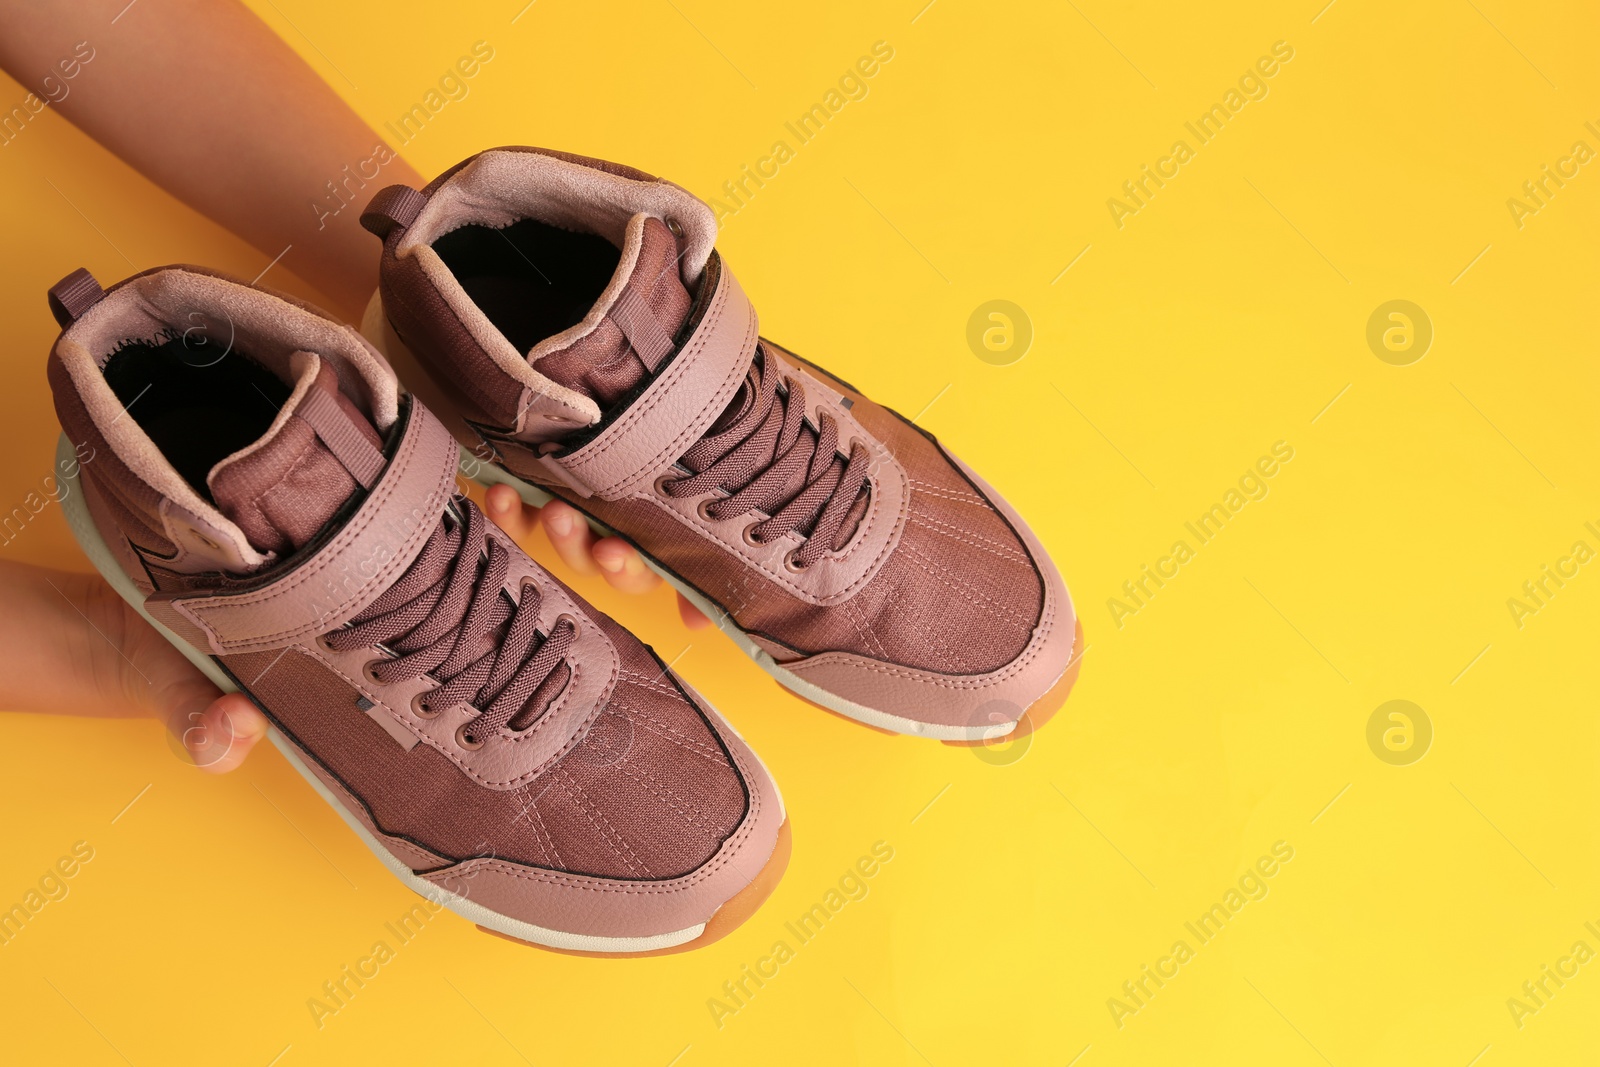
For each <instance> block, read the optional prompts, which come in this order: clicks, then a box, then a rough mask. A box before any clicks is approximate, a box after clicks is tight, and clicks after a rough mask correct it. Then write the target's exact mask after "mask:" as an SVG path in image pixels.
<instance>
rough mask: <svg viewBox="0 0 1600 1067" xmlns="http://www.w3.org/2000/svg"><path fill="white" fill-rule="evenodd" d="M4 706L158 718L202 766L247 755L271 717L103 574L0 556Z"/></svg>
mask: <svg viewBox="0 0 1600 1067" xmlns="http://www.w3.org/2000/svg"><path fill="white" fill-rule="evenodd" d="M0 603H4V604H5V606H6V608H7V610H6V611H5V612H4V613H3V615H0V649H3V650H4V651H3V653H0V655H3V660H0V708H5V709H6V710H9V711H34V712H47V713H65V714H68V715H98V716H108V717H127V716H134V715H153V716H155V717H156V718H158V719H160V720H162V721H163V722H165V723H166V724H167V729H169V730H170V731H171V732H172V735H173V737H174V738H175V739H176V740H177V742H178V746H179V747H180V748H181V749H182V750H183V751H184V752H185V753H187V754H188V756H189V758H190V759H192V760H193V761H194V763H195V766H197V767H199V768H200V769H201V770H203V771H208V772H210V773H212V774H222V773H224V772H227V771H231V770H233V769H234V768H235V767H237V766H239V764H240V763H242V762H244V758H245V756H246V755H248V754H249V752H250V750H251V749H252V748H253V747H254V746H255V744H256V742H257V741H260V740H261V739H262V738H263V737H265V736H266V732H267V720H266V717H265V716H263V715H262V714H261V711H260V710H259V709H258V708H257V707H256V706H255V705H254V704H252V703H251V702H250V701H249V700H248V699H247V698H246V697H244V696H241V695H240V694H238V693H230V694H228V695H226V696H224V695H223V694H222V692H221V691H220V690H218V689H217V687H216V686H215V685H213V684H212V683H211V681H210V680H209V679H207V678H206V676H205V675H203V674H201V673H200V671H199V670H198V669H197V668H196V667H195V666H194V665H193V664H191V663H190V662H189V661H188V660H186V659H184V657H183V654H182V653H180V652H179V651H178V650H177V649H176V648H174V647H173V646H172V645H171V644H170V643H168V641H167V640H166V638H164V637H162V636H161V635H160V634H158V633H156V631H155V629H154V628H153V627H151V626H150V624H149V623H147V622H145V620H144V618H143V617H142V616H140V615H139V613H138V612H136V611H134V610H133V608H132V607H130V606H129V605H128V604H127V603H126V602H125V601H123V599H122V598H121V597H120V596H118V595H117V594H116V593H115V592H114V591H113V590H112V588H111V587H110V586H109V585H107V584H106V583H105V581H104V580H103V579H101V578H100V577H99V576H98V575H88V574H72V573H68V572H66V571H51V570H45V569H44V568H42V567H30V566H27V565H25V564H20V563H11V562H3V561H0Z"/></svg>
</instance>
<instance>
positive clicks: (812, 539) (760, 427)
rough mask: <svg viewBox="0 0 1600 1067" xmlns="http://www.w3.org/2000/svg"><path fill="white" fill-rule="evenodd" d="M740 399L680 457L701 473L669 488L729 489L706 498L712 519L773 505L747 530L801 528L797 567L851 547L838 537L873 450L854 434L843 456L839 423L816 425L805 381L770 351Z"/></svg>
mask: <svg viewBox="0 0 1600 1067" xmlns="http://www.w3.org/2000/svg"><path fill="white" fill-rule="evenodd" d="M780 385H781V386H782V388H781V389H780ZM735 402H736V403H738V404H739V407H738V408H737V409H736V411H735V414H734V416H733V417H732V419H731V420H728V423H727V425H726V426H724V427H723V428H722V429H720V430H718V429H716V428H715V427H713V429H712V432H710V433H708V434H707V435H706V436H704V437H702V438H701V439H700V440H699V441H697V442H695V444H694V445H693V446H692V447H691V448H690V449H689V451H687V452H685V453H684V454H683V458H682V459H680V460H679V463H680V464H682V465H683V466H684V467H686V468H688V469H689V470H690V471H691V472H693V473H691V474H690V475H688V476H686V477H682V478H676V479H674V478H666V479H663V480H662V481H661V483H660V485H661V489H662V491H663V492H665V493H666V494H667V495H668V496H672V497H686V496H698V495H700V494H702V493H708V492H714V491H722V492H726V493H728V494H729V495H728V496H725V497H722V498H720V499H717V500H712V501H709V502H708V503H706V504H704V505H702V506H701V514H702V515H703V516H704V517H706V518H709V519H715V520H719V521H720V520H724V519H730V518H733V517H734V516H735V515H741V514H744V513H746V512H749V511H763V512H766V513H767V515H768V516H769V518H766V519H763V520H761V521H759V522H756V523H753V524H751V525H750V526H749V527H748V528H747V529H746V530H745V538H746V539H747V540H749V541H751V542H752V543H754V544H766V543H768V542H771V541H775V540H777V539H778V538H780V537H783V536H784V535H785V534H788V533H790V532H792V531H795V530H798V531H800V533H801V534H802V536H803V538H804V540H803V541H802V543H801V545H800V547H799V548H797V549H795V550H794V551H793V552H791V553H789V555H788V556H787V557H786V558H785V561H784V562H785V564H786V565H787V566H788V567H789V569H790V570H804V569H805V568H807V567H809V566H811V565H812V564H814V563H816V562H817V560H819V559H821V558H822V557H823V556H825V555H826V554H827V553H828V552H830V551H837V550H838V549H840V548H842V547H843V545H840V544H837V543H836V539H837V538H838V536H839V534H840V532H841V529H842V528H843V526H844V522H845V519H846V517H847V516H848V515H849V514H850V511H851V509H852V507H853V506H854V504H855V501H856V497H857V495H858V494H859V493H860V492H861V487H862V485H863V484H864V483H865V482H866V479H867V466H868V464H869V463H870V460H871V453H870V452H868V450H867V448H866V446H865V445H863V444H862V443H861V442H859V441H854V442H851V445H850V457H849V459H848V460H846V459H842V458H840V456H839V454H838V447H839V427H838V425H837V424H836V423H835V422H834V420H833V419H832V418H831V417H830V416H828V415H827V414H826V413H823V414H822V415H821V417H820V418H819V419H818V422H819V423H820V424H821V425H819V426H818V427H816V428H815V429H813V428H812V427H811V426H810V425H809V424H808V423H807V422H806V421H805V412H806V394H805V386H804V385H803V384H801V382H800V381H799V380H797V379H795V378H792V377H789V376H788V375H785V374H783V373H782V371H781V365H780V364H779V363H778V361H777V360H774V359H770V358H768V357H767V355H766V353H765V351H763V352H761V354H760V355H759V356H758V358H757V359H756V361H755V362H754V363H753V364H752V365H751V367H750V372H749V375H748V376H747V377H746V379H745V384H744V387H743V388H742V389H741V390H740V395H739V397H738V398H737V399H736V401H735Z"/></svg>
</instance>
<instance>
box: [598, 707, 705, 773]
mask: <svg viewBox="0 0 1600 1067" xmlns="http://www.w3.org/2000/svg"><path fill="white" fill-rule="evenodd" d="M612 703H613V704H620V705H621V706H622V707H623V708H624V709H626V710H627V711H628V712H629V719H630V721H636V722H637V725H639V726H642V727H643V728H644V729H646V730H648V731H649V732H650V733H652V734H654V735H655V736H656V737H659V738H661V739H662V740H663V741H668V742H670V743H672V744H674V745H677V746H678V747H679V748H681V749H685V750H686V751H689V752H692V753H694V754H695V755H697V756H699V757H701V758H702V759H705V760H709V761H710V762H712V763H714V764H716V765H717V766H718V767H726V766H728V761H727V760H725V759H723V758H722V756H721V753H720V752H718V751H717V749H715V748H713V747H711V746H710V745H708V744H706V743H705V742H703V741H697V740H695V739H694V738H692V737H690V736H689V735H688V734H685V733H682V732H680V731H678V730H677V729H675V728H674V727H673V726H672V725H671V724H670V723H666V722H662V721H661V720H659V719H655V718H652V717H651V716H650V714H649V713H648V712H646V711H644V710H642V709H640V708H638V707H636V706H635V705H633V704H631V703H629V702H628V701H627V700H626V698H624V699H621V700H620V701H619V700H618V699H617V698H616V697H615V696H613V698H612Z"/></svg>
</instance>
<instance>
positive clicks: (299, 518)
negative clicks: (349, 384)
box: [206, 352, 384, 553]
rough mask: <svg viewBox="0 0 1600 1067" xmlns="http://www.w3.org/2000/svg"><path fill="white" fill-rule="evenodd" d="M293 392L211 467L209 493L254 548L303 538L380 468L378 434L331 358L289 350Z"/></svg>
mask: <svg viewBox="0 0 1600 1067" xmlns="http://www.w3.org/2000/svg"><path fill="white" fill-rule="evenodd" d="M289 365H290V370H291V373H293V375H294V377H295V384H294V391H293V392H292V393H291V394H290V396H289V399H288V400H287V401H285V403H284V405H283V408H282V409H281V410H280V411H279V412H278V417H277V418H275V419H274V420H273V421H272V425H271V426H270V427H269V428H268V429H267V432H266V433H265V434H263V435H262V436H261V438H260V439H259V440H257V441H256V442H255V443H254V444H251V445H248V446H246V447H244V448H242V449H240V450H239V451H237V452H235V453H233V455H231V456H228V457H226V458H224V459H222V460H221V461H219V462H218V463H217V465H216V466H215V467H212V468H211V473H210V474H209V475H207V476H206V485H207V486H208V487H209V488H210V490H211V498H212V499H213V500H214V501H215V502H216V505H217V508H218V510H220V511H221V512H222V513H223V514H224V515H226V516H227V517H228V518H230V519H232V520H233V521H234V522H235V523H237V524H238V526H239V528H240V529H241V530H243V531H244V535H245V537H246V539H248V540H249V542H250V544H251V545H252V546H253V547H254V548H255V549H256V550H257V551H258V552H280V553H282V552H289V551H293V550H294V549H297V548H300V547H301V546H303V545H305V544H306V543H307V542H308V541H310V540H311V539H312V538H314V537H316V535H317V533H318V532H319V531H320V530H321V529H322V528H323V526H325V525H327V523H328V520H329V519H331V518H333V516H334V515H335V514H337V513H338V512H339V510H340V509H341V508H343V507H344V505H345V502H346V501H347V500H349V499H350V497H351V496H352V495H353V494H354V493H355V492H356V491H357V490H358V489H364V488H370V487H371V486H372V484H373V483H374V482H376V481H377V477H378V474H379V473H380V472H381V471H382V470H383V465H384V459H383V451H382V448H383V439H382V438H381V437H380V436H379V434H378V431H377V430H376V429H375V428H374V427H373V425H372V423H371V422H369V421H368V420H367V418H366V416H365V415H363V414H361V412H360V411H359V410H358V409H357V408H356V406H355V405H354V404H352V403H351V402H350V401H349V400H348V399H346V398H345V397H344V396H343V395H342V394H341V393H340V392H339V377H338V374H337V373H336V372H335V371H334V368H333V365H332V364H331V363H329V362H328V361H327V360H325V359H322V358H321V357H319V356H317V355H316V354H315V353H312V352H296V353H295V354H294V355H293V356H291V357H290V362H289Z"/></svg>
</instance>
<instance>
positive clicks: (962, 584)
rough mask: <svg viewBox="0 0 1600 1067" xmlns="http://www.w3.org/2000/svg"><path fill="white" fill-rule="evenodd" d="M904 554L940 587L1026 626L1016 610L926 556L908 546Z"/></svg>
mask: <svg viewBox="0 0 1600 1067" xmlns="http://www.w3.org/2000/svg"><path fill="white" fill-rule="evenodd" d="M906 553H907V554H908V555H910V556H911V557H913V558H914V559H915V560H916V561H917V563H918V569H919V570H921V571H922V572H923V573H924V574H926V575H928V577H930V578H932V579H933V580H934V581H936V582H938V583H939V584H940V585H942V586H944V587H945V588H946V589H949V590H952V591H954V592H957V593H965V594H966V595H968V596H972V597H976V598H977V599H978V600H981V601H983V602H984V603H985V604H987V605H988V606H989V609H990V610H989V614H990V615H993V616H994V617H996V618H999V619H1005V620H1006V621H1007V622H1020V623H1022V624H1023V625H1024V626H1026V625H1028V621H1029V620H1027V619H1025V618H1023V616H1022V614H1021V613H1020V612H1018V611H1016V609H1014V608H1010V607H1007V606H1006V605H1004V604H1002V603H1000V602H999V601H998V600H995V599H994V598H992V597H988V596H985V595H984V594H983V593H981V592H979V591H978V590H977V589H976V588H975V587H973V586H972V585H971V584H969V583H968V582H967V581H966V580H965V579H963V578H961V577H960V576H959V575H955V574H951V573H950V571H949V570H948V569H947V568H945V567H942V566H941V565H939V564H938V563H935V562H934V561H933V560H931V559H929V558H928V557H927V556H924V555H923V554H922V553H921V552H918V551H917V550H916V549H915V548H912V547H911V546H910V545H907V546H906Z"/></svg>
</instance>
